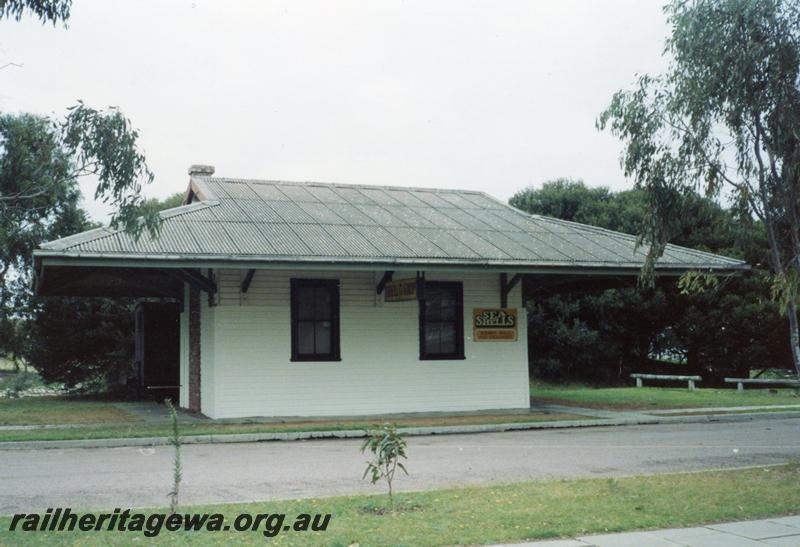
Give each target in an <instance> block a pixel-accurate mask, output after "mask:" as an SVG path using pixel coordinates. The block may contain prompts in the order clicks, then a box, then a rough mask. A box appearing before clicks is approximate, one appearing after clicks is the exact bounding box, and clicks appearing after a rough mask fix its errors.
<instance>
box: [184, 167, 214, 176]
mask: <svg viewBox="0 0 800 547" xmlns="http://www.w3.org/2000/svg"><path fill="white" fill-rule="evenodd" d="M213 174H214V166H213V165H197V164H195V165H192V166H191V167H189V175H191V176H194V175H199V176H203V177H210V176H211V175H213Z"/></svg>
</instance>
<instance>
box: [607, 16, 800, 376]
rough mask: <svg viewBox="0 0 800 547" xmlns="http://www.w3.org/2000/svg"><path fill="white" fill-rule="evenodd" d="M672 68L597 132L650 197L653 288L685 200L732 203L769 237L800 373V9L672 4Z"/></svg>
mask: <svg viewBox="0 0 800 547" xmlns="http://www.w3.org/2000/svg"><path fill="white" fill-rule="evenodd" d="M664 11H665V13H666V15H667V18H668V22H669V24H670V27H671V33H670V36H669V37H668V38H667V41H666V46H665V49H664V54H665V55H666V56H667V57H668V58H669V64H668V68H667V69H666V71H665V72H664V73H663V74H660V75H642V76H640V77H638V79H637V81H636V83H635V85H634V86H633V87H632V88H631V89H629V90H622V91H619V92H617V93H616V94H615V95H614V97H613V99H612V101H611V104H610V105H609V107H608V108H607V109H606V110H605V111H604V112H602V113H601V115H600V116H599V118H598V121H597V125H598V127H599V128H600V129H608V130H610V131H611V132H612V133H613V134H614V135H617V136H618V137H619V138H620V139H621V140H622V141H623V143H624V146H623V152H622V157H621V163H622V166H623V169H624V172H625V174H626V176H631V177H633V179H634V180H635V183H636V185H637V186H638V187H640V188H642V189H644V190H645V192H646V195H647V204H648V214H647V215H646V216H645V220H644V222H643V224H642V227H641V231H640V238H641V241H642V242H647V243H649V245H650V250H649V253H648V260H647V264H646V265H645V268H643V271H642V279H643V280H646V281H647V280H652V278H653V265H654V262H655V261H656V260H657V259H658V257H659V256H660V255H661V254H662V253H663V251H664V247H665V245H666V243H667V242H668V241H669V240H670V238H671V237H672V236H673V232H674V230H675V226H676V224H677V223H678V222H679V221H680V217H681V214H682V211H681V203H682V199H681V198H682V196H683V195H686V194H687V193H689V192H691V191H692V190H695V189H701V190H702V191H704V192H705V193H706V194H708V195H710V196H725V197H727V198H728V199H730V200H731V202H732V203H733V204H734V206H735V207H736V208H737V209H738V211H739V212H740V217H739V218H740V220H741V222H750V221H752V220H753V219H756V218H757V219H758V220H760V221H761V222H762V223H763V225H764V227H765V229H766V232H767V239H768V244H769V264H770V268H771V271H772V274H773V279H774V282H773V283H774V284H773V288H774V291H773V294H774V296H775V297H776V298H777V299H778V300H779V301H780V302H781V304H782V309H783V310H784V311H785V313H786V316H787V318H788V323H789V338H790V344H791V350H792V351H791V353H792V359H793V362H794V366H795V369H796V371H797V372H798V374H800V334H799V333H798V318H797V313H798V312H797V308H798V296H799V295H800V211H799V210H798V209H799V208H800V203H798V193H799V192H800V188H799V185H800V134H798V128H800V89H799V87H800V5H799V4H798V3H797V2H796V1H790V0H759V1H752V0H673V1H672V2H670V3H669V4H667V5H666V6H665V8H664Z"/></svg>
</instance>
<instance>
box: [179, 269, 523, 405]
mask: <svg viewBox="0 0 800 547" xmlns="http://www.w3.org/2000/svg"><path fill="white" fill-rule="evenodd" d="M382 274H383V272H349V273H345V272H311V271H307V272H299V271H295V272H288V271H281V272H278V271H266V270H260V271H257V272H256V274H255V277H254V278H253V282H252V284H251V286H250V290H249V291H248V293H246V294H241V292H240V284H241V280H242V279H243V278H244V275H245V272H244V271H238V270H224V271H217V272H216V275H217V282H218V287H219V299H218V305H217V306H215V307H213V308H210V309H209V308H208V307H207V306H208V302H207V298H206V297H205V295H203V302H202V305H203V317H202V321H203V330H202V337H203V340H202V350H201V351H202V380H201V381H202V393H201V398H202V410H203V413H204V414H206V415H208V416H210V417H212V418H233V417H246V416H345V415H369V414H386V413H403V412H424V411H464V410H483V409H515V408H527V407H528V405H529V394H528V362H527V331H526V326H527V318H526V316H525V311H524V308H523V306H522V296H521V287H520V285H518V286H517V287H515V288H514V290H513V291H512V292H511V294H510V295H509V306H511V307H517V308H518V309H519V339H518V341H516V342H478V343H476V342H473V341H472V324H471V321H472V309H473V308H477V307H499V305H500V290H499V276H498V274H497V273H489V274H483V273H466V274H445V273H434V272H428V273H427V278H428V280H431V281H462V282H463V288H464V351H465V355H466V359H464V360H452V361H449V360H448V361H421V360H420V359H419V325H418V307H417V302H416V301H408V302H392V303H386V302H384V301H383V296H382V295H381V296H376V294H375V285H376V284H377V282H378V280H379V279H380V276H381V275H382ZM413 276H414V272H405V273H402V272H397V273H396V274H395V279H400V278H403V277H413ZM292 277H307V278H337V279H339V280H340V301H341V310H340V323H341V324H340V331H341V338H340V340H341V357H342V360H341V361H338V362H291V361H290V355H291V339H290V336H291V334H290V332H291V325H290V308H289V301H290V294H289V280H290V279H291V278H292ZM187 308H188V306H187ZM187 330H188V329H187ZM182 332H183V331H182ZM183 371H184V368H183V367H182V368H181V374H182V375H183ZM186 383H188V382H187V381H186V380H185V379H184V377H183V376H182V384H186Z"/></svg>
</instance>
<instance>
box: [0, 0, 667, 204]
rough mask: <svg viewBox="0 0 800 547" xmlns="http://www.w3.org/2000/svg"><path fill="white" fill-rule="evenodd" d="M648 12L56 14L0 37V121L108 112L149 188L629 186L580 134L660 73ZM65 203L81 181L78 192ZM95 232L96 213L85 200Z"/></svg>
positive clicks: (589, 7) (418, 8) (128, 10)
mask: <svg viewBox="0 0 800 547" xmlns="http://www.w3.org/2000/svg"><path fill="white" fill-rule="evenodd" d="M662 3H663V2H662V1H661V0H657V1H651V0H603V1H599V0H598V1H589V0H584V1H564V0H538V1H534V0H529V1H519V2H513V1H508V0H506V1H503V2H497V1H481V2H468V1H464V0H454V1H432V0H418V1H417V0H413V1H387V0H381V1H375V0H364V1H332V0H326V1H307V2H306V1H298V0H291V1H283V2H278V1H263V0H262V1H252V2H245V1H224V2H223V1H214V2H212V1H209V0H161V1H156V0H151V1H141V0H126V1H122V0H120V1H109V0H74V2H73V8H72V17H71V19H70V22H69V28H68V29H63V28H60V27H59V28H55V29H54V28H53V27H52V26H42V25H41V24H39V23H37V22H36V21H35V20H33V19H31V18H30V17H28V18H27V19H26V20H24V21H23V22H20V23H17V22H14V21H7V20H4V21H2V22H0V64H4V63H6V62H16V63H20V64H22V65H23V67H22V68H6V69H4V70H2V71H0V110H2V111H6V112H9V111H12V112H14V111H28V112H36V113H42V114H55V115H58V116H61V115H63V113H64V112H65V109H66V107H67V106H69V105H71V104H74V103H75V102H76V100H77V99H83V100H84V101H85V102H86V103H88V104H89V105H91V106H95V107H103V106H107V105H116V106H119V107H121V108H122V109H123V111H124V112H125V114H126V115H127V116H128V117H129V118H131V120H132V121H133V124H134V125H135V126H136V127H137V128H138V129H139V131H140V134H141V145H142V147H143V148H144V151H145V154H146V156H147V159H148V163H149V164H150V166H151V168H152V169H153V171H154V172H155V175H156V180H155V182H154V184H153V185H152V186H151V187H149V188H148V189H147V190H146V194H147V195H148V196H158V197H164V196H167V195H170V194H172V193H175V192H177V191H181V190H183V189H184V188H185V187H186V185H187V182H188V176H187V174H186V170H187V168H188V166H189V165H190V164H192V163H207V164H211V165H214V166H215V167H216V171H217V174H218V175H221V176H232V177H247V178H269V179H284V180H313V181H326V182H351V183H363V184H391V185H409V186H427V187H439V188H463V189H475V190H483V191H486V192H489V193H490V194H493V195H495V196H497V197H499V198H502V199H507V198H509V197H510V196H511V195H512V194H513V193H514V192H515V191H517V190H519V189H521V188H523V187H525V186H528V185H540V184H541V183H542V182H543V181H545V180H547V179H551V178H555V177H562V176H563V177H575V178H582V179H584V180H585V181H586V182H587V183H588V184H590V185H606V186H610V187H612V188H614V189H624V188H629V187H630V186H631V183H630V182H629V181H626V180H625V179H624V177H623V176H622V173H621V170H620V168H619V152H620V144H619V142H618V141H617V140H616V139H615V138H614V137H612V136H611V135H609V134H602V133H599V132H598V131H597V130H596V129H595V126H594V123H595V119H596V117H597V115H598V114H599V112H600V111H601V110H602V109H603V108H604V107H605V106H606V105H607V104H608V102H609V100H610V98H611V95H612V93H613V92H614V91H616V90H617V89H619V88H621V87H628V86H629V85H630V84H631V83H632V82H633V79H634V77H635V75H636V74H637V73H643V72H659V71H661V70H662V69H663V68H664V61H663V59H662V58H661V51H662V48H663V43H664V38H665V36H666V33H667V26H666V23H665V20H664V15H663V13H662V11H661V5H662ZM82 187H83V188H84V193H86V192H87V190H91V182H90V181H86V182H85V183H84V184H82ZM86 206H87V208H88V209H89V210H90V212H91V213H92V215H93V216H94V218H95V219H96V220H106V219H105V214H106V213H107V210H106V209H105V208H104V207H102V206H101V205H99V204H95V203H92V202H91V200H88V201H87V203H86Z"/></svg>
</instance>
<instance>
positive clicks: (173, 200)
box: [143, 192, 186, 211]
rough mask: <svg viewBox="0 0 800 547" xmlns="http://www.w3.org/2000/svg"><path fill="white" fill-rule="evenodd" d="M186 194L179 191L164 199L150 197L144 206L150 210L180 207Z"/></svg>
mask: <svg viewBox="0 0 800 547" xmlns="http://www.w3.org/2000/svg"><path fill="white" fill-rule="evenodd" d="M185 197H186V195H185V194H184V193H183V192H177V193H175V194H172V195H171V196H167V197H165V198H164V199H158V198H149V199H146V200H145V201H144V205H143V206H144V207H145V208H147V209H148V210H154V211H164V210H166V209H172V208H174V207H180V206H181V205H182V204H183V199H184V198H185Z"/></svg>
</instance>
